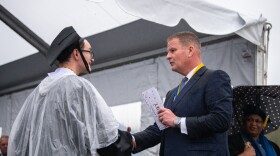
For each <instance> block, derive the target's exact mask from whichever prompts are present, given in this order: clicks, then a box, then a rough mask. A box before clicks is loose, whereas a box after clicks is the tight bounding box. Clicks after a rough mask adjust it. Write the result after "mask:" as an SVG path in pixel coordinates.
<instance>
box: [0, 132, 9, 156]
mask: <svg viewBox="0 0 280 156" xmlns="http://www.w3.org/2000/svg"><path fill="white" fill-rule="evenodd" d="M8 140H9V136H7V135H3V136H1V137H0V151H1V153H0V156H7V149H8Z"/></svg>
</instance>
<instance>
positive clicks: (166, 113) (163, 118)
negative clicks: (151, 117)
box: [158, 108, 176, 127]
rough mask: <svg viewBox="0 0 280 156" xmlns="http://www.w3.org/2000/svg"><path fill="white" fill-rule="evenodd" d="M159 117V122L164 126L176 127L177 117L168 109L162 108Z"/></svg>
mask: <svg viewBox="0 0 280 156" xmlns="http://www.w3.org/2000/svg"><path fill="white" fill-rule="evenodd" d="M158 116H159V120H160V122H161V123H162V124H164V125H166V126H169V127H175V125H174V122H173V121H174V120H175V118H176V115H175V114H174V113H173V112H172V111H171V110H170V109H167V108H161V109H159V111H158Z"/></svg>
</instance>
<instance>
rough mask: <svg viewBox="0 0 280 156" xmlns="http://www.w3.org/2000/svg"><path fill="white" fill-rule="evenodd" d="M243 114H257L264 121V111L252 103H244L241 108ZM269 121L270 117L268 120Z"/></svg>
mask: <svg viewBox="0 0 280 156" xmlns="http://www.w3.org/2000/svg"><path fill="white" fill-rule="evenodd" d="M243 114H244V116H248V115H252V114H256V115H259V116H260V117H261V118H262V120H263V121H265V118H266V113H265V112H264V111H263V110H261V109H260V108H259V107H256V106H253V105H246V106H244V108H243ZM268 121H269V122H270V119H269V120H268Z"/></svg>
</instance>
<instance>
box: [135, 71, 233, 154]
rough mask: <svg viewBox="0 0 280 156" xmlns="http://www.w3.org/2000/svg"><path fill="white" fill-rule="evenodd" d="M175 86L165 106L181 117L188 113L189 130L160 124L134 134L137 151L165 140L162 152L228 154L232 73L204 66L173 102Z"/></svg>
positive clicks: (169, 93)
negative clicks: (230, 75) (230, 74)
mask: <svg viewBox="0 0 280 156" xmlns="http://www.w3.org/2000/svg"><path fill="white" fill-rule="evenodd" d="M176 89H177V88H174V89H172V90H171V91H169V92H168V93H167V96H166V100H165V103H164V105H165V107H166V108H169V109H171V110H172V112H173V113H174V114H175V115H176V116H179V117H186V123H185V124H186V126H187V131H188V134H187V135H186V134H182V133H181V132H180V129H179V128H167V129H165V130H163V131H160V130H159V128H158V127H157V125H156V124H154V125H151V126H149V127H148V128H147V129H145V130H144V131H142V132H139V133H136V134H134V137H135V140H136V143H137V148H136V149H135V150H134V153H136V152H139V151H142V150H144V149H146V148H149V147H152V146H155V145H156V144H158V143H160V142H161V147H160V155H161V156H206V155H207V156H226V155H228V148H227V133H226V131H227V130H228V128H229V126H230V123H231V115H232V88H231V83H230V78H229V76H228V75H227V74H226V73H225V72H223V71H221V70H216V71H212V70H209V69H207V68H206V67H202V68H201V69H200V70H198V72H197V73H196V74H195V75H194V76H193V77H192V78H191V79H190V80H189V82H188V83H187V84H186V86H185V87H184V88H183V89H182V91H181V93H180V94H179V95H178V96H177V97H176V99H175V101H174V102H173V93H174V90H176Z"/></svg>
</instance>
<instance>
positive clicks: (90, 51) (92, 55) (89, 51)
mask: <svg viewBox="0 0 280 156" xmlns="http://www.w3.org/2000/svg"><path fill="white" fill-rule="evenodd" d="M81 51H82V52H88V53H90V57H91V58H92V59H93V57H94V53H93V51H92V50H81Z"/></svg>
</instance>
